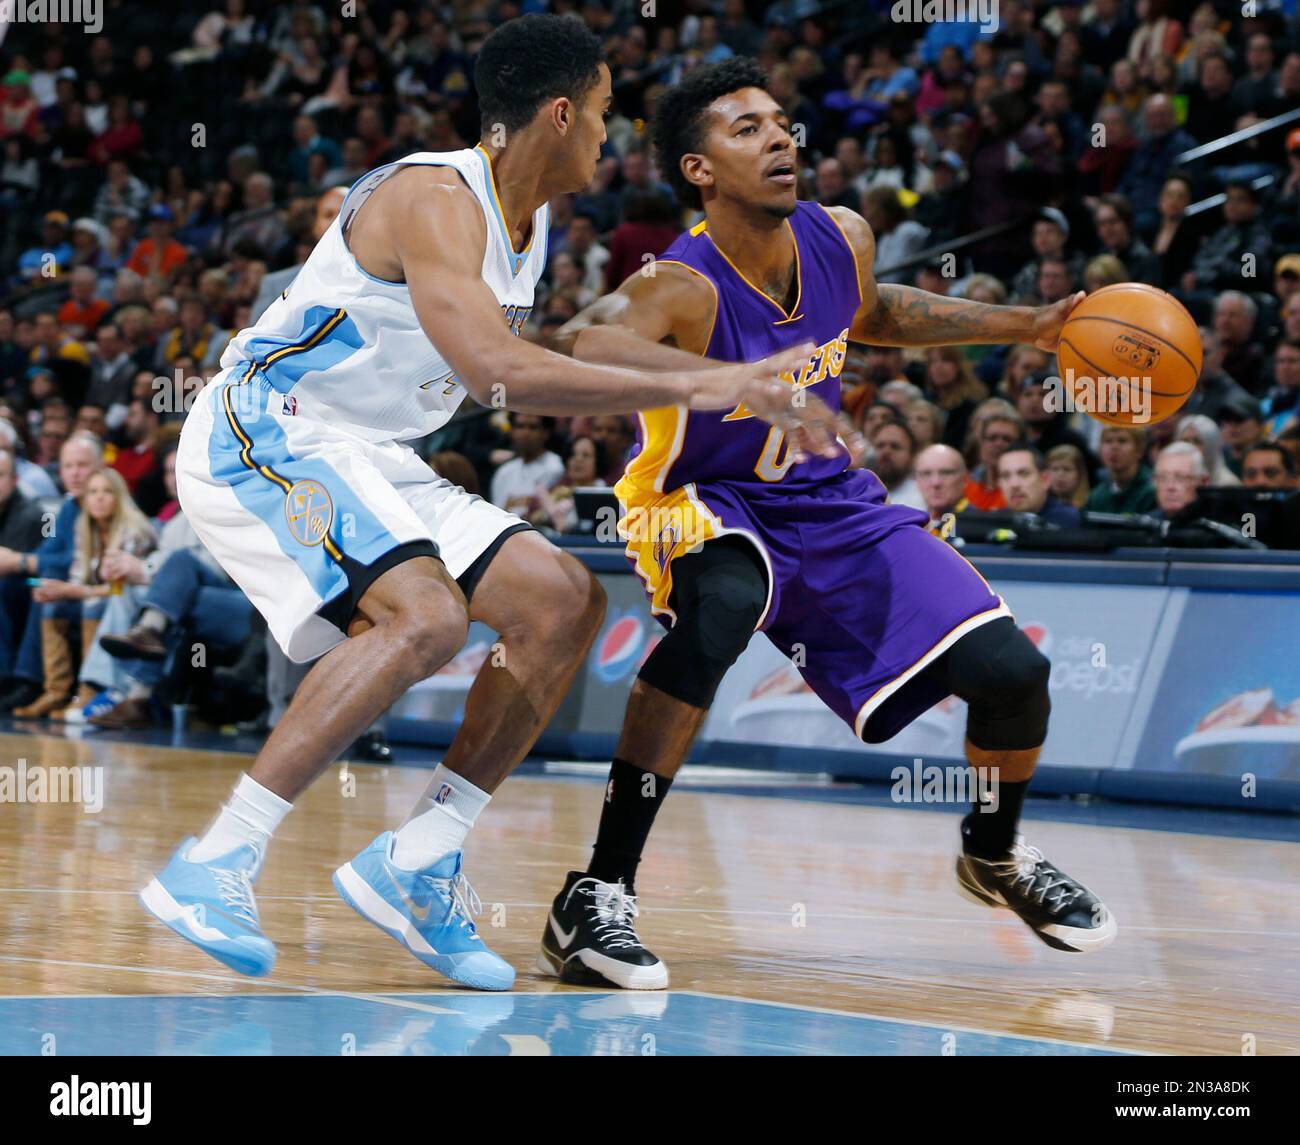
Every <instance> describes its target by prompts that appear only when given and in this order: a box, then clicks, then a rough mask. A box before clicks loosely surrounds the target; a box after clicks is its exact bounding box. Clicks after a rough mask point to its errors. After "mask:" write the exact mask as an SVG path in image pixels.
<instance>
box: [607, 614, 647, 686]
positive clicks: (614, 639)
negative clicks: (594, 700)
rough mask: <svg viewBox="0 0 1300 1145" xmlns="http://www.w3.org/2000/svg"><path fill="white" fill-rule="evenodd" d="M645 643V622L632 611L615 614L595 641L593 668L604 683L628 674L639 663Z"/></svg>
mask: <svg viewBox="0 0 1300 1145" xmlns="http://www.w3.org/2000/svg"><path fill="white" fill-rule="evenodd" d="M644 643H645V624H644V621H643V620H642V618H641V617H640V616H638V615H636V614H635V613H630V612H629V613H624V614H623V615H621V616H616V617H615V619H614V622H613V623H612V624H610V625H609V626H608V627H606V629H605V630H604V632H602V633H601V634H600V639H599V640H598V641H597V642H596V662H595V671H596V675H597V677H598V678H599V679H601V680H603V681H604V682H605V683H607V684H612V683H614V682H615V681H616V680H621V679H622V678H623V677H624V676H627V675H629V674H630V673H631V672H632V671H633V670H634V669H636V667H637V666H638V664H639V662H640V661H639V655H638V654H639V653H640V651H641V645H642V644H644Z"/></svg>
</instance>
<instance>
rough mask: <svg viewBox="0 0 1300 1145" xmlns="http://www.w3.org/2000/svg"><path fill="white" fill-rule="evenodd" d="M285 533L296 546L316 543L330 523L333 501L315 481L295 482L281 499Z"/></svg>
mask: <svg viewBox="0 0 1300 1145" xmlns="http://www.w3.org/2000/svg"><path fill="white" fill-rule="evenodd" d="M284 516H285V520H286V521H288V523H289V532H290V534H291V535H292V536H293V539H294V540H295V541H297V542H298V543H299V544H300V545H319V544H320V543H321V542H322V541H323V540H324V539H325V538H326V536H327V535H328V534H329V531H330V525H332V524H333V523H334V502H333V501H332V500H330V495H329V494H328V493H327V492H326V491H325V486H324V485H322V484H321V483H320V482H319V481H313V480H311V479H310V478H308V479H307V480H305V481H297V482H295V483H294V485H293V488H291V489H290V490H289V493H288V495H287V496H286V497H285V499H284Z"/></svg>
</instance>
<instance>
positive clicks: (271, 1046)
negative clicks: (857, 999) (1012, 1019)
mask: <svg viewBox="0 0 1300 1145" xmlns="http://www.w3.org/2000/svg"><path fill="white" fill-rule="evenodd" d="M51 1039H53V1040H52V1041H51ZM51 1051H53V1052H56V1053H58V1054H60V1055H64V1056H66V1055H78V1056H80V1055H95V1054H103V1055H108V1056H118V1055H133V1056H154V1055H162V1054H165V1055H167V1056H187V1055H196V1054H197V1055H213V1056H269V1055H307V1056H334V1055H346V1054H359V1055H389V1054H402V1055H405V1054H412V1055H421V1056H425V1055H431V1056H464V1055H474V1056H507V1055H511V1054H550V1055H553V1056H593V1055H594V1056H608V1055H623V1056H629V1055H635V1056H661V1055H662V1056H673V1057H675V1056H691V1055H739V1056H771V1055H796V1056H804V1055H844V1054H847V1055H904V1056H913V1055H916V1056H945V1055H953V1054H955V1055H956V1056H958V1057H961V1056H968V1057H975V1056H985V1055H990V1054H992V1055H999V1056H1022V1055H1037V1056H1042V1055H1048V1056H1056V1055H1064V1056H1129V1055H1130V1054H1131V1052H1132V1051H1128V1050H1123V1049H1118V1050H1116V1049H1105V1048H1101V1047H1096V1046H1090V1045H1084V1044H1078V1043H1070V1042H1061V1041H1054V1040H1052V1039H1046V1038H1033V1037H1023V1036H1012V1035H1007V1034H997V1033H991V1032H988V1031H978V1030H968V1029H963V1028H961V1027H956V1026H952V1027H949V1026H942V1025H939V1024H929V1023H919V1022H909V1021H905V1020H900V1019H896V1018H882V1017H878V1016H874V1015H858V1014H849V1013H845V1012H842V1011H836V1010H821V1009H815V1008H810V1007H805V1006H796V1005H789V1004H784V1003H771V1002H756V1001H749V1000H747V999H742V998H732V997H726V996H722V995H716V994H705V993H697V992H693V991H666V992H653V993H652V992H631V991H628V992H617V993H600V992H591V993H588V992H581V993H578V992H564V993H559V992H546V993H512V994H478V993H470V992H465V991H452V992H444V993H433V994H370V995H363V994H341V993H340V994H330V993H313V994H289V995H285V994H228V995H220V996H202V995H111V996H110V995H93V996H53V997H13V998H0V1054H5V1055H27V1054H40V1053H42V1052H46V1053H49V1052H51Z"/></svg>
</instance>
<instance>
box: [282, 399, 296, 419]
mask: <svg viewBox="0 0 1300 1145" xmlns="http://www.w3.org/2000/svg"><path fill="white" fill-rule="evenodd" d="M283 412H284V413H285V414H287V415H288V416H289V417H294V416H295V415H296V414H297V413H298V399H297V398H296V397H294V396H293V394H285V395H284V409H283Z"/></svg>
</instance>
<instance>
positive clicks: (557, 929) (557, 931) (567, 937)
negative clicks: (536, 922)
mask: <svg viewBox="0 0 1300 1145" xmlns="http://www.w3.org/2000/svg"><path fill="white" fill-rule="evenodd" d="M551 933H552V934H554V935H555V937H556V938H558V939H559V940H560V945H561V946H562V947H567V946H569V944H570V943H572V942H573V936H574V935H575V934H577V933H578V928H577V927H576V926H575V927H574V928H573V929H572V930H571V931H569V933H568V934H565V933H564V930H563V928H562V927H561V926H560V924H559V923H558V922H556V921H555V915H554V914H552V915H551Z"/></svg>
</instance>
